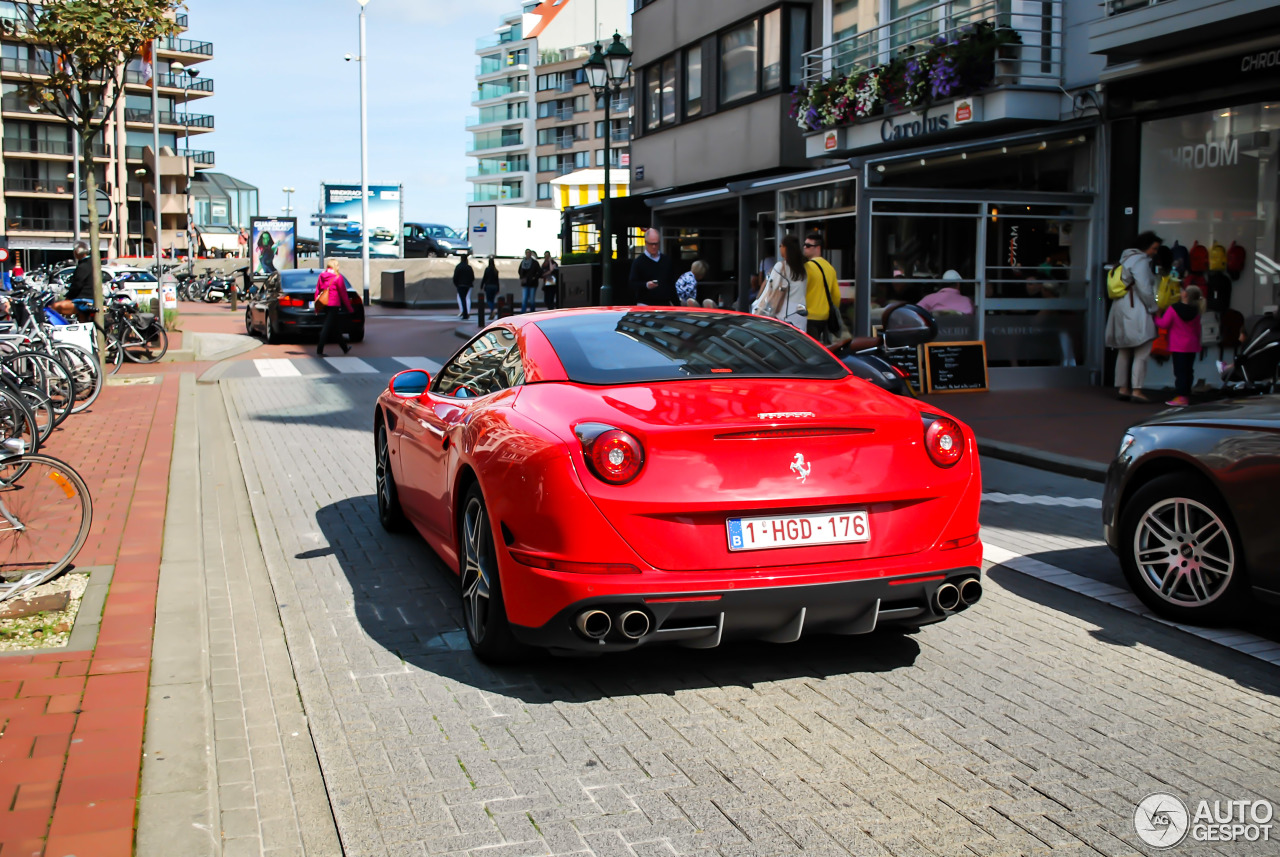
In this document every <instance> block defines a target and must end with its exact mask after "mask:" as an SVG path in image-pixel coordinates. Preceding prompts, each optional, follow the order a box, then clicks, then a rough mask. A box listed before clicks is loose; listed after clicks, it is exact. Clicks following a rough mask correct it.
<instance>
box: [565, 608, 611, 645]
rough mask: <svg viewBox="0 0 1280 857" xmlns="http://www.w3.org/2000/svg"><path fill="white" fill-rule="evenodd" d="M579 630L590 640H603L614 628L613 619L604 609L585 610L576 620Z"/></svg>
mask: <svg viewBox="0 0 1280 857" xmlns="http://www.w3.org/2000/svg"><path fill="white" fill-rule="evenodd" d="M574 624H575V625H577V626H578V632H579V633H581V634H582V636H584V637H586V638H587V639H589V640H603V639H604V638H605V637H607V636H608V635H609V630H610V629H611V628H613V619H611V618H609V614H608V613H606V612H604V611H603V610H583V611H582V612H581V613H579V614H578V618H577V619H575V620H574Z"/></svg>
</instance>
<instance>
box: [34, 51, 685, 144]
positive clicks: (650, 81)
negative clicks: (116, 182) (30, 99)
mask: <svg viewBox="0 0 1280 857" xmlns="http://www.w3.org/2000/svg"><path fill="white" fill-rule="evenodd" d="M13 88H14V91H15V92H16V91H17V89H18V87H17V85H16V84H14V85H13ZM644 91H645V98H644V127H645V128H647V129H649V130H650V131H655V130H657V128H658V126H659V125H661V124H662V100H661V96H662V67H661V65H658V64H656V63H655V64H654V65H651V66H649V67H648V68H647V69H645V72H644Z"/></svg>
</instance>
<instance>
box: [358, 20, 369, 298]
mask: <svg viewBox="0 0 1280 857" xmlns="http://www.w3.org/2000/svg"><path fill="white" fill-rule="evenodd" d="M356 2H357V3H359V4H360V56H358V57H356V61H357V62H359V63H360V274H361V276H362V277H363V279H364V286H363V288H364V302H365V305H366V306H367V305H368V303H369V109H368V100H369V99H368V97H367V94H368V88H369V84H368V75H367V72H368V67H369V62H368V59H369V55H368V52H367V51H366V50H365V37H364V7H365V6H368V5H369V0H356Z"/></svg>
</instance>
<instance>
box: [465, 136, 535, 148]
mask: <svg viewBox="0 0 1280 857" xmlns="http://www.w3.org/2000/svg"><path fill="white" fill-rule="evenodd" d="M523 143H524V135H523V134H502V135H501V136H498V135H494V136H486V137H484V138H483V139H479V140H476V139H473V140H472V141H471V142H470V143H468V144H467V151H468V152H484V151H488V150H489V149H502V148H505V147H507V146H520V145H523Z"/></svg>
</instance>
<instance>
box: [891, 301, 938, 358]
mask: <svg viewBox="0 0 1280 857" xmlns="http://www.w3.org/2000/svg"><path fill="white" fill-rule="evenodd" d="M880 323H881V324H882V325H883V326H884V347H885V348H913V347H915V346H917V345H924V344H925V343H926V342H932V341H933V340H935V339H937V338H938V322H936V321H934V318H933V314H932V313H930V312H929V311H928V310H926V309H921V308H920V307H918V306H916V305H915V304H893V305H891V306H889V307H888V308H886V309H885V311H884V315H883V316H881V321H880Z"/></svg>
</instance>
